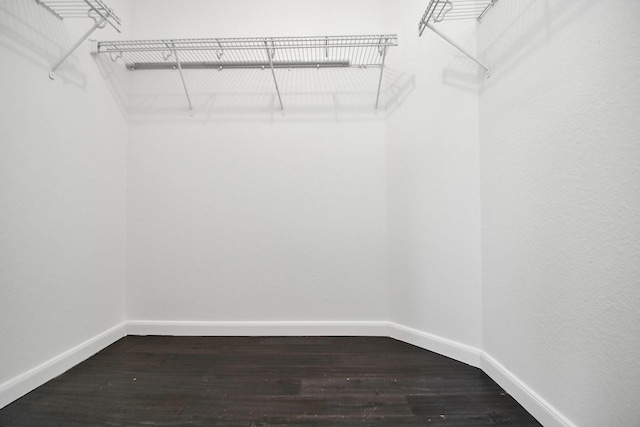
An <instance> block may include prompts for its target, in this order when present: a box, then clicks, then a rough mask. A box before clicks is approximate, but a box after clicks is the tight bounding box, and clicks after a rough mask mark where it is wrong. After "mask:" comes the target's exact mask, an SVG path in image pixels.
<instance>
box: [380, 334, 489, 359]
mask: <svg viewBox="0 0 640 427" xmlns="http://www.w3.org/2000/svg"><path fill="white" fill-rule="evenodd" d="M389 332H390V334H389V336H390V337H391V338H395V339H397V340H400V341H404V342H406V343H409V344H413V345H415V346H417V347H420V348H423V349H425V350H429V351H433V352H434V353H438V354H441V355H443V356H447V357H450V358H451V359H455V360H458V361H460V362H463V363H466V364H467V365H471V366H473V367H476V368H479V367H480V364H481V363H482V352H481V351H480V350H478V349H477V348H475V347H471V346H469V345H466V344H461V343H459V342H456V341H453V340H449V339H446V338H442V337H439V336H437V335H432V334H428V333H426V332H422V331H419V330H417V329H413V328H408V327H406V326H402V325H398V324H395V323H391V324H389Z"/></svg>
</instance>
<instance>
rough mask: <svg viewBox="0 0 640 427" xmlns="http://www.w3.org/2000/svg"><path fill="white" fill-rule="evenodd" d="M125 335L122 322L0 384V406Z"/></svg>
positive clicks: (5, 404) (2, 406)
mask: <svg viewBox="0 0 640 427" xmlns="http://www.w3.org/2000/svg"><path fill="white" fill-rule="evenodd" d="M125 335H126V330H125V324H124V323H122V324H120V325H118V326H115V327H113V328H111V329H109V330H107V331H105V332H103V333H101V334H99V335H96V336H95V337H93V338H91V339H89V340H87V341H85V342H83V343H82V344H79V345H77V346H75V347H73V348H72V349H70V350H67V351H65V352H64V353H62V354H60V355H58V356H56V357H54V358H52V359H50V360H48V361H46V362H44V363H43V364H41V365H39V366H36V367H35V368H33V369H30V370H29V371H27V372H24V373H22V374H20V375H18V376H16V377H14V378H12V379H10V380H9V381H6V382H4V383H2V384H0V408H4V407H5V406H7V405H8V404H9V403H11V402H13V401H14V400H17V399H19V398H20V397H22V396H24V395H25V394H27V393H29V392H30V391H32V390H35V389H36V388H38V387H40V386H41V385H43V384H44V383H46V382H47V381H49V380H52V379H53V378H55V377H57V376H58V375H60V374H63V373H64V372H66V371H68V370H69V369H71V368H73V367H74V366H76V365H77V364H78V363H80V362H83V361H85V360H87V359H88V358H89V357H91V356H93V355H94V354H96V353H97V352H99V351H100V350H103V349H104V348H105V347H107V346H109V345H111V344H113V343H114V342H116V341H118V340H119V339H120V338H122V337H124V336H125Z"/></svg>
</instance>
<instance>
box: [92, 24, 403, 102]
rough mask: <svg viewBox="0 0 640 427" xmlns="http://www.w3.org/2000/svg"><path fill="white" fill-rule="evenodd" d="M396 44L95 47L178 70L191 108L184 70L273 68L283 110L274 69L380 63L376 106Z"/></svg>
mask: <svg viewBox="0 0 640 427" xmlns="http://www.w3.org/2000/svg"><path fill="white" fill-rule="evenodd" d="M397 45H398V37H397V35H395V34H377V35H353V36H306V37H251V38H203V39H163V40H119V41H99V42H97V43H96V44H95V46H94V47H93V52H94V53H96V54H107V55H109V57H110V58H111V60H112V61H122V62H123V63H124V64H125V66H126V67H127V68H128V69H129V70H132V71H133V70H162V69H177V70H178V71H179V72H180V77H181V79H182V83H183V86H184V88H185V92H186V94H187V100H188V101H189V108H190V109H191V112H192V113H193V108H192V106H191V101H190V98H189V92H188V90H187V86H186V82H185V80H184V75H183V73H182V70H184V69H218V70H222V69H249V68H260V69H270V70H271V71H272V75H273V80H274V83H275V87H276V92H277V93H278V99H279V101H280V107H281V109H282V110H283V111H284V105H283V104H282V98H281V96H280V89H279V87H278V81H277V79H276V75H275V72H274V70H275V69H278V68H287V69H293V68H326V67H330V68H341V67H362V68H367V67H378V68H380V82H379V86H378V94H377V97H376V109H377V108H378V103H379V97H380V85H381V83H382V73H383V71H384V64H385V59H386V55H387V50H388V48H390V47H392V46H397Z"/></svg>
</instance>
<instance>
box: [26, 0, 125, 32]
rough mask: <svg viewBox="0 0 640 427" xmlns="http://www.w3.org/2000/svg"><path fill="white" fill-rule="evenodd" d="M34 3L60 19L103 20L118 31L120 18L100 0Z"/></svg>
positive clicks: (53, 0)
mask: <svg viewBox="0 0 640 427" xmlns="http://www.w3.org/2000/svg"><path fill="white" fill-rule="evenodd" d="M36 2H37V3H39V4H41V5H43V6H44V7H46V8H47V9H48V10H49V11H51V12H52V13H53V14H54V15H56V16H57V17H58V18H60V19H64V18H91V19H94V20H100V19H104V20H105V21H106V22H108V23H109V24H110V25H111V26H112V27H113V28H115V29H116V30H117V31H118V32H119V31H120V25H121V21H120V18H119V17H118V16H117V15H116V14H115V13H114V12H113V10H111V9H110V8H109V7H108V6H107V5H106V4H104V2H103V1H102V0H36Z"/></svg>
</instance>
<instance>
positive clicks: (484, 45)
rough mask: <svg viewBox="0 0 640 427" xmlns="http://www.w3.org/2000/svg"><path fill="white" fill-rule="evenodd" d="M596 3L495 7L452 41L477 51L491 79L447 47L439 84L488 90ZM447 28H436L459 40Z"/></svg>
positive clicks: (530, 1) (522, 0)
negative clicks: (467, 31)
mask: <svg viewBox="0 0 640 427" xmlns="http://www.w3.org/2000/svg"><path fill="white" fill-rule="evenodd" d="M596 1H597V0H588V1H582V2H571V1H567V2H556V4H555V5H551V4H550V2H549V0H544V1H540V0H510V1H508V2H506V1H505V2H498V3H496V5H495V6H494V7H492V8H491V9H490V10H489V12H488V13H487V15H485V17H484V18H483V20H482V21H481V22H479V23H477V24H476V25H477V26H476V28H475V29H472V30H471V31H470V34H468V35H465V36H462V39H458V38H457V37H455V36H453V37H452V39H454V40H455V41H456V43H458V44H459V45H460V46H461V47H462V48H464V49H465V50H467V51H469V52H476V51H478V55H477V57H478V59H479V60H480V61H481V62H484V63H485V64H486V65H487V66H488V67H489V69H490V70H491V76H490V77H488V78H487V75H486V73H485V71H484V69H482V68H481V67H479V66H478V65H477V64H475V63H474V62H473V61H472V60H471V59H469V58H467V57H466V56H465V55H464V54H462V53H460V52H459V51H458V50H456V48H455V47H453V46H449V45H448V46H449V49H450V51H451V56H452V59H451V61H450V62H449V64H448V65H447V67H446V68H445V69H444V71H443V73H442V82H443V83H444V84H445V85H447V86H452V87H455V88H458V89H460V90H464V91H470V92H475V91H477V90H478V88H479V84H484V85H485V86H487V85H490V84H492V83H493V82H496V81H497V80H499V79H500V74H502V75H504V73H506V72H509V70H510V69H512V68H513V67H515V66H516V65H517V64H518V63H520V62H522V61H523V59H524V58H525V57H527V56H529V55H530V54H531V53H532V52H534V51H535V50H536V49H537V48H538V47H539V46H540V44H541V43H543V42H544V41H545V40H548V39H549V38H550V37H551V36H552V35H553V34H554V33H555V32H556V31H559V30H561V29H562V28H563V27H564V26H565V25H566V24H567V23H568V22H569V21H571V20H572V19H575V18H576V16H577V15H579V14H581V13H584V11H586V10H587V9H588V8H589V7H590V6H591V5H594V4H595V3H596ZM447 25H451V24H448V23H446V22H444V23H442V24H439V26H441V27H439V29H440V30H443V32H444V33H445V34H447V35H450V34H452V33H456V32H457V33H458V36H461V34H460V31H459V30H458V29H457V28H456V27H455V24H454V26H452V27H450V28H451V30H449V29H447ZM423 37H431V38H434V39H437V40H438V41H439V42H440V43H443V44H447V43H446V41H444V40H441V39H440V37H439V36H438V35H436V34H434V33H431V32H430V31H429V30H426V31H425V34H424V35H423ZM498 65H499V72H498V73H494V72H493V71H494V70H493V67H492V66H498Z"/></svg>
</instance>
